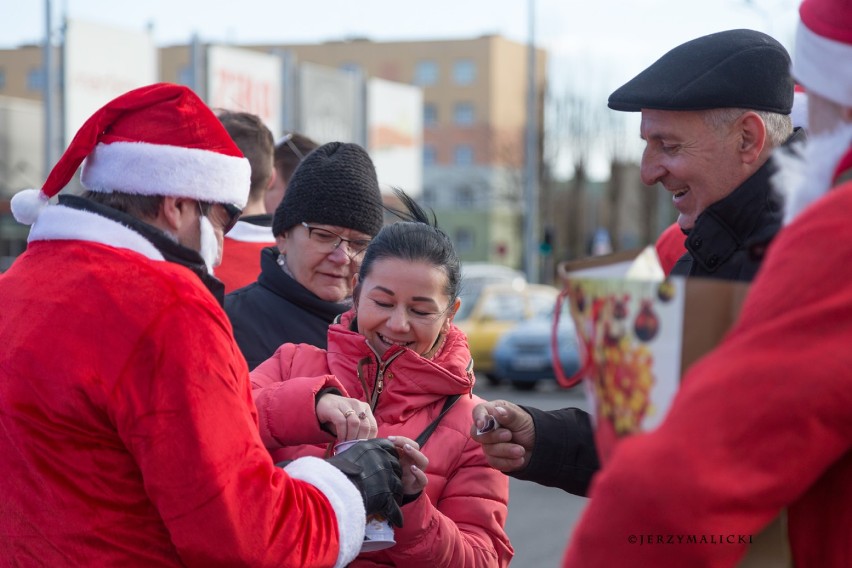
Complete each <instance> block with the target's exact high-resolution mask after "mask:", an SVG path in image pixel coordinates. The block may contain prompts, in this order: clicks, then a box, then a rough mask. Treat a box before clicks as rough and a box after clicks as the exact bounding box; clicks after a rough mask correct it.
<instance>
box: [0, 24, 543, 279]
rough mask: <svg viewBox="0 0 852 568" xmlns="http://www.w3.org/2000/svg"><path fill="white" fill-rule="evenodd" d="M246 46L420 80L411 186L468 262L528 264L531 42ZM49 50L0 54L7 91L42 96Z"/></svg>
mask: <svg viewBox="0 0 852 568" xmlns="http://www.w3.org/2000/svg"><path fill="white" fill-rule="evenodd" d="M239 47H247V48H251V49H256V50H258V51H263V52H267V53H280V54H286V59H287V61H288V62H289V63H288V64H289V65H293V64H295V65H298V64H300V63H313V64H318V65H324V66H327V67H332V68H335V69H342V70H347V71H351V72H354V73H359V74H361V75H362V76H364V77H378V78H381V79H387V80H389V81H395V82H400V83H408V84H413V85H416V86H418V87H420V88H421V89H422V91H423V128H424V132H423V186H422V187H419V188H403V189H406V190H407V191H409V192H410V193H412V194H413V195H419V196H420V198H419V200H420V201H421V203H422V204H423V205H425V206H427V207H430V208H432V209H433V210H434V211H435V213H436V215H437V217H438V223H439V225H440V226H441V227H442V228H443V229H444V230H445V231H446V232H447V233H448V234H449V235H450V236H451V237H452V238H453V240H454V242H455V244H456V246H457V249H458V252H459V255H460V257H461V259H462V260H463V261H488V262H496V263H500V264H506V265H509V266H513V267H516V268H517V267H521V266H522V263H523V258H522V254H523V219H524V217H523V216H524V211H523V203H524V201H523V187H524V173H523V172H524V158H525V154H524V147H525V128H526V116H527V84H528V72H527V70H528V58H529V53H528V48H527V46H526V45H525V44H521V43H517V42H514V41H511V40H508V39H506V38H503V37H501V36H497V35H487V36H482V37H479V38H473V39H457V40H429V41H404V42H373V41H370V40H366V39H353V40H346V41H332V42H326V43H321V44H305V45H293V44H278V45H253V46H239ZM158 51H159V75H160V80H162V81H168V82H175V83H181V84H187V85H190V86H194V83H193V82H194V81H195V76H194V75H193V69H194V67H193V65H192V63H193V50H192V47H191V46H190V45H184V46H172V47H162V48H159V50H158ZM42 55H43V53H42V50H41V48H40V47H39V46H26V47H22V48H19V49H16V50H2V51H0V95H6V96H11V97H18V98H23V99H31V100H40V99H41V94H42V89H43V84H44V79H43V77H44V74H43V71H42ZM196 64H198V62H197V61H196ZM546 69H547V54H546V53H545V52H544V51H543V50H540V49H537V50H536V74H535V77H536V79H535V84H536V96H535V100H536V101H537V103H538V104H537V108H538V112H537V124H536V131H537V132H538V139H539V149H540V148H541V144H542V136H543V132H544V128H543V121H544V111H543V106H544V105H543V101H544V94H545V90H546V85H547V78H546ZM200 94H202V95H203V93H200ZM287 104H288V101H287V100H285V101H284V105H285V106H287ZM285 114H286V113H285ZM541 155H542V153H541V152H540V151H539V152H538V156H541ZM539 171H541V168H539Z"/></svg>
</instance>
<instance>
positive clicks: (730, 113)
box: [704, 108, 793, 148]
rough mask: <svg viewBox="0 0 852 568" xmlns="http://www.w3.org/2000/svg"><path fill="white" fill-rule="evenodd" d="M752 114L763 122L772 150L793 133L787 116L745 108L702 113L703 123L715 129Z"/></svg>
mask: <svg viewBox="0 0 852 568" xmlns="http://www.w3.org/2000/svg"><path fill="white" fill-rule="evenodd" d="M746 112H753V113H755V114H757V116H759V117H760V119H761V120H763V124H764V125H765V126H766V137H767V139H768V140H769V144H770V146H771V147H772V148H777V147H778V146H780V145H781V144H783V143H784V142H786V141H787V138H789V137H790V135H791V134H792V133H793V119H792V118H790V115H789V114H781V113H777V112H768V111H764V110H752V109H747V108H714V109H709V110H706V111H704V122H705V123H706V124H707V125H708V126H711V127H713V128H715V129H719V128H722V127H725V126H730V125H731V124H733V123H734V122H735V121H736V120H737V119H738V118H739V117H740V116H742V115H743V113H746Z"/></svg>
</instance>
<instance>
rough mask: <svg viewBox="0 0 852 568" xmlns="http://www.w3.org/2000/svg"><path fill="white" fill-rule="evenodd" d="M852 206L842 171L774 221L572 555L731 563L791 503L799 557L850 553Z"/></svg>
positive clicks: (659, 564) (624, 561) (644, 562)
mask: <svg viewBox="0 0 852 568" xmlns="http://www.w3.org/2000/svg"><path fill="white" fill-rule="evenodd" d="M850 211H852V183H846V184H844V185H842V186H840V187H838V188H835V189H834V190H832V191H830V192H829V193H828V194H826V195H825V196H824V197H822V198H821V199H820V200H819V201H817V202H815V203H814V204H813V205H812V206H810V207H809V208H808V209H806V210H805V211H804V212H803V213H802V214H801V215H800V216H799V217H797V218H796V219H795V220H794V221H793V222H792V223H791V224H790V225H788V226H787V227H786V228H785V229H784V230H782V231H781V232H780V233H779V236H778V237H777V239H776V241H775V242H774V244H773V246H772V248H771V249H770V251H769V255H768V256H767V259H766V261H765V264H764V266H763V268H762V269H761V272H760V273H759V274H758V276H757V278H756V279H755V281H754V283H753V285H752V288H751V290H750V293H749V295H748V298H747V300H746V302H745V305H744V307H743V310H742V312H741V314H740V319H739V321H738V323H737V324H736V326H735V327H734V329H733V330H732V331H731V332H730V333H729V335H728V336H727V337H726V339H725V340H724V342H723V343H722V344H721V345H720V346H719V347H718V348H717V349H716V350H714V351H713V352H712V353H710V354H709V355H707V356H706V357H704V358H703V359H701V360H700V361H699V362H698V363H696V364H695V366H693V367H692V368H691V369H690V371H689V372H688V373H687V375H686V376H685V377H684V380H683V386H682V387H681V389H680V391H679V392H678V394H677V396H676V398H675V401H674V403H673V405H672V407H671V410H670V411H669V414H668V416H667V417H666V419H665V421H664V422H663V424H662V425H661V426H660V427H659V429H657V430H656V431H655V432H652V433H649V434H644V435H636V436H632V437H630V438H628V439H626V440H625V441H623V442H622V443H621V444H620V445H619V447H618V448H617V449H616V451H615V453H614V455H613V460H612V462H611V463H609V464H607V466H606V467H605V468H604V469H603V471H602V472H601V473H600V474H599V475H598V477H597V478H596V479H595V481H594V482H593V488H592V491H591V501H590V503H589V506H588V508H587V509H586V511H585V512H584V515H583V517H582V519H581V521H580V523H579V525H578V526H577V528H576V530H575V531H574V535H573V538H572V541H571V545H570V546H569V548H568V550H567V552H566V556H565V561H564V566H566V567H569V566H570V567H575V566H584V567H586V566H588V567H610V566H649V567H650V566H653V567H655V568H665V567H669V566H670V567H681V566H690V567H710V566H712V567H727V566H735V565H736V564H737V562H738V561H739V560H740V559H741V558H742V556H743V554H744V553H745V552H746V546H747V545H746V543H745V542H747V539H748V537H749V536H750V535H754V534H757V533H758V532H760V530H761V529H762V528H763V527H764V526H765V525H766V524H767V523H768V522H769V521H770V520H771V519H773V518H774V517H775V516H776V515H777V514H778V513H779V512H780V511H781V510H782V509H783V508H785V507H786V508H787V510H788V528H789V537H790V546H791V549H792V553H793V560H794V563H795V566H796V567H797V568H841V567H848V566H852V483H850V480H852V349H850V347H849V346H850V341H852V339H851V338H852V281H850V276H849V271H848V269H847V267H849V266H850V265H852V225H851V224H850V222H849V212H850ZM690 535H692V536H693V538H696V537H697V538H698V539H701V537H702V536H704V537H705V539H706V541H709V540H710V539H711V538H712V537H714V536H715V540H716V541H719V540H723V541H724V542H722V543H721V544H718V543H717V544H712V543H711V544H706V543H705V544H696V543H694V542H693V543H691V544H690V543H689V542H688V541H687V540H686V539H688V537H689V536H690ZM648 537H651V539H652V542H651V543H649V542H648ZM679 537H683V538H682V540H681V542H682V544H678V543H677V539H678V538H679ZM741 537H743V538H741ZM659 538H662V539H663V542H660V541H659V540H658V539H659ZM672 541H674V542H672Z"/></svg>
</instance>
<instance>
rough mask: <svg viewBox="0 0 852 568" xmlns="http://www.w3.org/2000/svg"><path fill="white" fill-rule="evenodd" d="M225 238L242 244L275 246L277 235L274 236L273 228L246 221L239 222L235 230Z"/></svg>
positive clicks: (229, 232)
mask: <svg viewBox="0 0 852 568" xmlns="http://www.w3.org/2000/svg"><path fill="white" fill-rule="evenodd" d="M225 238H226V239H231V240H234V241H240V242H242V243H269V244H271V245H272V244H275V235H273V234H272V227H265V226H263V225H253V224H252V223H248V222H246V221H237V224H236V225H234V228H233V229H231V230H230V231H228V234H227V235H225Z"/></svg>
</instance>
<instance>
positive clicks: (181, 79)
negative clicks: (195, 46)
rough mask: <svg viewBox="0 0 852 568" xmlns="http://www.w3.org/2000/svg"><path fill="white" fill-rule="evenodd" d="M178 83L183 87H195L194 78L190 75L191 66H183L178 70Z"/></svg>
mask: <svg viewBox="0 0 852 568" xmlns="http://www.w3.org/2000/svg"><path fill="white" fill-rule="evenodd" d="M177 80H178V83H179V84H181V85H183V86H185V87H194V86H195V77H193V75H192V65H184V66H183V67H181V68H180V69H179V70H178V79H177Z"/></svg>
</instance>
